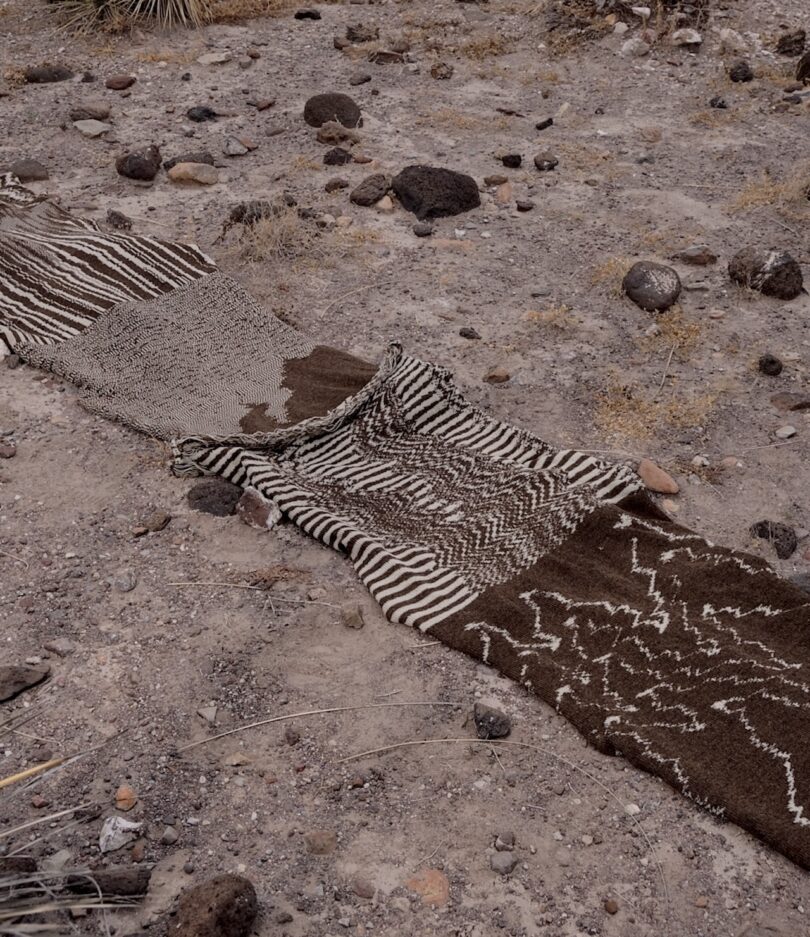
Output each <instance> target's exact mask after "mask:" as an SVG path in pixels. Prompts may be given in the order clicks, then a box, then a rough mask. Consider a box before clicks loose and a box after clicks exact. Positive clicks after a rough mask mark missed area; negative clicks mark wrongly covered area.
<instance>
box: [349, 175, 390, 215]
mask: <svg viewBox="0 0 810 937" xmlns="http://www.w3.org/2000/svg"><path fill="white" fill-rule="evenodd" d="M390 188H391V183H390V181H389V179H388V176H386V175H384V174H383V173H381V172H378V173H375V174H374V175H373V176H366V178H365V179H363V181H362V182H361V183H360V185H358V186H357V187H356V188H355V189H352V194H351V195H350V196H349V198H350V199H351V201H352V202H354V204H355V205H363V206H365V207H366V208H368V207H369V206H371V205H376V203H377V202H379V200H380V199H381V198H382V197H383V196H384V195H385V194H386V193H387V192H388V190H389V189H390Z"/></svg>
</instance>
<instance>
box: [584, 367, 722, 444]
mask: <svg viewBox="0 0 810 937" xmlns="http://www.w3.org/2000/svg"><path fill="white" fill-rule="evenodd" d="M656 398H657V394H652V395H651V394H650V393H649V392H647V391H645V390H643V389H642V388H640V387H639V386H638V385H637V384H634V383H628V382H627V381H624V380H622V379H621V377H620V376H619V375H618V374H617V375H614V376H613V377H612V378H611V380H610V382H609V383H608V385H607V387H606V388H605V389H604V390H603V391H602V393H601V394H599V396H598V398H597V402H596V414H595V417H594V422H595V424H596V426H597V428H598V429H599V430H600V432H601V433H602V434H603V435H604V436H605V437H606V438H623V439H649V438H650V437H651V436H655V435H656V434H657V433H659V432H661V431H663V430H666V429H683V428H685V427H694V426H703V425H705V422H706V420H707V419H708V417H709V415H710V414H711V411H712V409H713V408H714V405H715V403H716V402H717V397H716V395H715V394H711V393H707V394H697V395H694V396H692V397H675V396H671V397H669V398H668V399H666V400H658V399H656Z"/></svg>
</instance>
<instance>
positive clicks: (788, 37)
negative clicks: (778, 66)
mask: <svg viewBox="0 0 810 937" xmlns="http://www.w3.org/2000/svg"><path fill="white" fill-rule="evenodd" d="M806 41H807V33H806V32H805V31H804V30H803V29H794V30H793V32H790V33H782V35H781V36H780V37H779V39H778V41H777V43H776V51H777V52H778V53H779V54H780V55H801V54H802V52H804V44H805V42H806Z"/></svg>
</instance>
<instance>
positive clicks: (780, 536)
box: [749, 521, 799, 560]
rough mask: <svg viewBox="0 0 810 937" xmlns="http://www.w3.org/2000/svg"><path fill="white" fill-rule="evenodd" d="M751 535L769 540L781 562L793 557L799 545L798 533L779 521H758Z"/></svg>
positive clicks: (750, 531)
mask: <svg viewBox="0 0 810 937" xmlns="http://www.w3.org/2000/svg"><path fill="white" fill-rule="evenodd" d="M749 533H750V534H751V536H752V537H760V538H761V539H762V540H769V541H770V542H771V544H772V545H773V548H774V550H776V555H777V556H778V557H779V559H780V560H786V559H787V558H788V557H789V556H792V555H793V553H794V551H795V550H796V547H797V546H798V545H799V541H798V538H797V537H796V531H795V530H794V529H793V528H792V527H788V525H787V524H780V523H778V522H777V521H757V522H756V524H752V525H751V527H750V528H749Z"/></svg>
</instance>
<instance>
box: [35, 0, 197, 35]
mask: <svg viewBox="0 0 810 937" xmlns="http://www.w3.org/2000/svg"><path fill="white" fill-rule="evenodd" d="M50 2H51V3H52V4H53V5H54V6H55V7H56V8H57V9H58V10H59V12H60V14H62V15H63V16H64V18H65V27H66V28H67V29H69V30H71V31H73V32H90V31H92V30H95V29H107V30H110V31H113V32H118V31H122V30H124V29H126V28H128V27H130V26H132V25H135V24H142V23H154V24H156V25H158V26H161V27H163V28H166V29H168V28H171V27H173V26H185V27H187V28H194V27H197V26H202V25H203V23H205V22H207V21H208V19H209V18H210V7H209V0H50Z"/></svg>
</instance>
